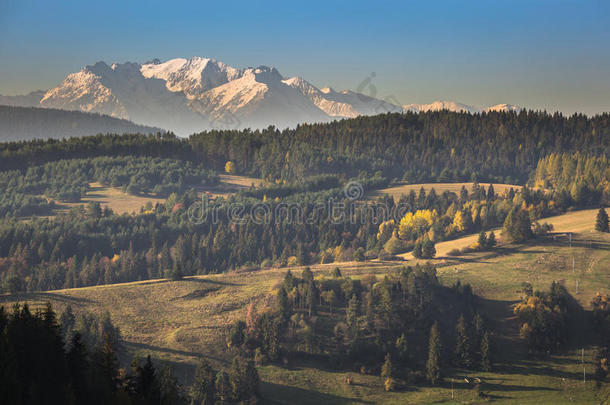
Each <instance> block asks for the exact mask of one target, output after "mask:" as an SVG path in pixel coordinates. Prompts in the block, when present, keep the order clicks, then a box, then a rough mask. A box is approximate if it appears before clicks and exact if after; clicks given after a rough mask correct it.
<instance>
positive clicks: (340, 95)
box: [283, 77, 402, 118]
mask: <svg viewBox="0 0 610 405" xmlns="http://www.w3.org/2000/svg"><path fill="white" fill-rule="evenodd" d="M283 82H284V83H285V84H287V85H288V86H290V87H293V88H295V89H298V90H299V91H300V92H301V93H302V94H303V95H305V96H306V97H307V98H309V99H310V100H311V102H312V103H314V104H315V105H316V107H318V108H319V109H320V110H322V111H324V112H325V113H326V114H328V115H329V116H331V117H336V118H354V117H357V116H359V115H375V114H382V113H387V112H402V108H401V107H399V106H397V105H395V104H391V103H389V102H386V101H383V100H378V99H376V98H373V97H369V96H365V95H364V94H360V93H356V92H353V91H350V90H344V91H335V90H334V89H332V88H330V87H325V88H323V89H318V88H317V87H315V86H314V85H312V84H311V83H309V82H307V81H306V80H304V79H303V78H301V77H291V78H290V79H286V80H284V81H283Z"/></svg>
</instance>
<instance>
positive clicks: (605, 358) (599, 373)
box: [593, 346, 610, 387]
mask: <svg viewBox="0 0 610 405" xmlns="http://www.w3.org/2000/svg"><path fill="white" fill-rule="evenodd" d="M609 367H610V356H609V355H608V349H607V348H605V347H603V346H602V347H596V348H595V352H594V353H593V376H594V378H595V381H596V385H597V387H600V386H601V383H602V382H603V381H604V379H605V378H606V376H607V375H608V374H609V371H610V370H609Z"/></svg>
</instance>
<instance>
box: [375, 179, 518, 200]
mask: <svg viewBox="0 0 610 405" xmlns="http://www.w3.org/2000/svg"><path fill="white" fill-rule="evenodd" d="M473 184H474V183H425V184H399V185H397V186H392V187H388V188H384V189H380V190H375V191H373V192H371V193H369V197H379V196H381V195H383V194H387V195H391V196H392V197H394V199H395V200H398V199H399V198H400V196H402V195H407V194H409V193H410V192H411V191H415V193H418V192H419V190H420V189H421V188H422V187H423V188H424V190H426V193H427V192H428V191H429V190H430V189H431V188H434V191H435V192H436V193H437V194H442V193H444V192H445V191H449V192H452V193H456V194H459V193H460V190H461V189H462V186H464V187H466V189H467V190H468V192H471V191H472V186H473ZM479 185H480V186H484V187H485V190H487V188H488V187H489V183H479ZM521 187H522V186H516V185H513V184H495V183H494V191H495V193H496V194H498V195H501V194H503V193H504V192H507V191H508V190H509V189H511V188H513V189H514V190H515V191H517V190H520V189H521Z"/></svg>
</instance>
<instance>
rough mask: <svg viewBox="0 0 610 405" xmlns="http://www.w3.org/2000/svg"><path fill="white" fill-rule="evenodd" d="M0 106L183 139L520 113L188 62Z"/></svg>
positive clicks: (108, 74)
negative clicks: (342, 122)
mask: <svg viewBox="0 0 610 405" xmlns="http://www.w3.org/2000/svg"><path fill="white" fill-rule="evenodd" d="M0 104H8V105H20V106H38V107H51V108H59V109H64V110H79V111H85V112H98V113H102V114H108V115H111V116H113V117H117V118H124V119H129V120H131V121H134V122H137V123H140V124H146V125H154V126H156V127H161V128H166V129H169V130H172V131H174V132H176V133H178V134H181V135H188V134H190V133H193V132H198V131H202V130H206V129H214V128H216V129H239V128H247V127H250V128H263V127H267V126H269V125H275V126H277V127H279V128H285V127H294V126H295V125H297V124H299V123H314V122H326V121H330V120H333V119H340V118H353V117H357V116H359V115H375V114H381V113H387V112H403V111H414V112H425V111H436V110H443V109H447V110H451V111H466V112H471V113H479V112H485V111H519V109H520V108H519V107H517V106H514V105H511V104H497V105H494V106H491V107H487V108H476V107H472V106H468V105H465V104H460V103H455V102H452V101H435V102H433V103H431V104H407V105H404V106H399V105H398V104H399V103H397V102H394V100H379V99H376V98H374V97H369V96H366V95H364V94H360V93H357V92H354V91H350V90H345V91H336V90H333V89H332V88H330V87H326V88H323V89H319V88H317V87H316V86H314V85H313V84H311V83H309V82H307V81H306V80H304V79H303V78H300V77H292V78H285V77H283V76H282V75H281V74H280V73H279V72H278V71H277V69H275V68H272V67H266V66H260V67H258V68H247V69H239V68H234V67H231V66H229V65H226V64H224V63H222V62H220V61H217V60H215V59H208V58H201V57H197V56H196V57H192V58H190V59H185V58H177V59H171V60H168V61H166V62H161V61H159V60H158V59H155V60H153V61H151V62H146V63H144V64H139V63H131V62H127V63H120V64H119V63H114V64H112V65H110V66H109V65H107V64H106V63H105V62H98V63H96V64H94V65H90V66H85V67H84V68H83V69H81V70H80V71H79V72H76V73H71V74H69V75H68V76H67V77H66V78H65V79H64V80H63V82H62V83H61V84H59V85H58V86H57V87H55V88H52V89H50V90H48V91H39V92H33V93H30V94H29V95H27V96H10V97H9V96H0Z"/></svg>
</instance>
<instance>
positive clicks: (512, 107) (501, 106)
mask: <svg viewBox="0 0 610 405" xmlns="http://www.w3.org/2000/svg"><path fill="white" fill-rule="evenodd" d="M521 110H523V108H522V107H519V106H518V105H514V104H496V105H492V106H489V107H486V108H484V109H483V111H485V112H490V111H514V112H519V111H521Z"/></svg>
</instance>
